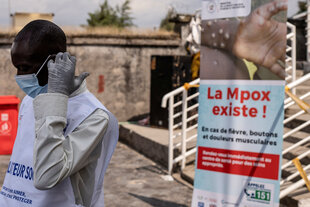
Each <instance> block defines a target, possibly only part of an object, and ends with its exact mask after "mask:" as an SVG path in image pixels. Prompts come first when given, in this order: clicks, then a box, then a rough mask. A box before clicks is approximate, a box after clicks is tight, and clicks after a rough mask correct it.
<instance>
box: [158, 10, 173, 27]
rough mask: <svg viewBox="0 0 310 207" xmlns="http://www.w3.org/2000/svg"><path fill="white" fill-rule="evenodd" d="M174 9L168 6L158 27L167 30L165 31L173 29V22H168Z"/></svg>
mask: <svg viewBox="0 0 310 207" xmlns="http://www.w3.org/2000/svg"><path fill="white" fill-rule="evenodd" d="M175 12H176V11H175V9H174V8H170V9H169V10H168V12H167V14H166V16H165V18H164V19H162V20H161V22H160V29H163V30H167V31H173V30H174V27H175V23H173V22H169V20H170V19H171V18H172V17H173V16H174V15H175Z"/></svg>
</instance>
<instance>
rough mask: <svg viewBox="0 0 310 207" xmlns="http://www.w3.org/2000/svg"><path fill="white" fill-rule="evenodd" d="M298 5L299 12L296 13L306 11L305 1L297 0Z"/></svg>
mask: <svg viewBox="0 0 310 207" xmlns="http://www.w3.org/2000/svg"><path fill="white" fill-rule="evenodd" d="M298 7H299V12H298V13H302V12H305V11H307V2H305V1H299V2H298Z"/></svg>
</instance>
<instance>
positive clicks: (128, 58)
mask: <svg viewBox="0 0 310 207" xmlns="http://www.w3.org/2000/svg"><path fill="white" fill-rule="evenodd" d="M12 39H13V37H5V36H4V37H1V36H0V74H1V75H0V95H16V96H18V97H20V98H22V97H23V96H24V94H23V92H21V90H20V89H19V88H18V86H17V84H16V83H15V79H14V76H15V74H16V69H15V68H14V67H13V65H12V63H11V60H10V44H11V42H12ZM180 42H181V41H180V40H179V39H178V38H177V37H176V36H166V37H152V38H147V37H138V36H133V37H111V36H105V37H103V36H98V35H97V36H95V37H94V36H92V37H87V36H71V37H69V38H68V46H69V47H68V50H69V52H70V53H72V54H73V55H75V56H76V57H77V74H79V73H81V72H83V71H86V72H89V73H90V74H91V75H90V76H89V77H88V78H87V84H88V88H89V90H90V91H91V92H92V93H94V94H95V96H96V97H98V99H99V100H100V101H101V102H102V103H103V104H104V105H105V106H106V107H107V108H108V109H109V110H110V111H112V112H113V113H114V114H115V115H116V116H117V118H118V119H119V121H125V120H128V119H129V118H131V117H133V116H137V115H141V114H144V113H148V112H149V109H150V86H151V83H150V79H151V77H150V74H151V73H150V65H151V62H150V59H151V58H150V57H151V56H152V55H182V54H184V52H185V51H184V50H183V46H182V45H180Z"/></svg>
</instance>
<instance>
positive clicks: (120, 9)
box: [87, 0, 133, 28]
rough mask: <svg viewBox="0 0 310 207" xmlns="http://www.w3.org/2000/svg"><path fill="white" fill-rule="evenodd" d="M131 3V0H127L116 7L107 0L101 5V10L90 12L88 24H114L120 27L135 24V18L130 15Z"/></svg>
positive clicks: (96, 25) (97, 25)
mask: <svg viewBox="0 0 310 207" xmlns="http://www.w3.org/2000/svg"><path fill="white" fill-rule="evenodd" d="M129 4H130V0H125V2H124V3H123V4H122V5H121V6H118V5H117V6H116V8H115V9H114V8H113V7H111V6H110V5H109V3H108V0H105V1H104V3H103V4H100V5H99V7H100V8H99V10H97V11H95V12H94V13H88V15H89V18H88V19H87V23H88V26H91V27H99V26H113V27H119V28H124V27H130V26H133V22H132V20H133V18H132V17H131V16H130V15H131V13H130V10H131V7H130V5H129Z"/></svg>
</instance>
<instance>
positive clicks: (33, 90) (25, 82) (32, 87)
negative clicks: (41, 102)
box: [15, 55, 50, 98]
mask: <svg viewBox="0 0 310 207" xmlns="http://www.w3.org/2000/svg"><path fill="white" fill-rule="evenodd" d="M49 58H50V55H49V56H48V57H47V58H46V60H45V61H44V63H43V64H42V66H41V67H40V69H39V70H38V72H37V73H36V74H34V73H33V74H27V75H16V76H15V80H16V83H17V84H18V85H19V87H20V88H21V89H22V90H23V91H24V92H25V93H26V94H27V95H28V96H30V97H32V98H35V97H36V96H37V95H39V94H41V93H47V84H46V85H44V86H40V85H39V81H38V78H37V76H38V74H39V73H40V71H41V70H42V68H43V67H44V65H45V64H46V62H47V61H48V60H49Z"/></svg>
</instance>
